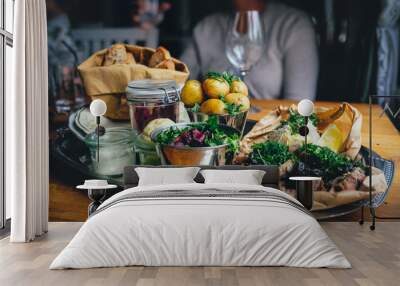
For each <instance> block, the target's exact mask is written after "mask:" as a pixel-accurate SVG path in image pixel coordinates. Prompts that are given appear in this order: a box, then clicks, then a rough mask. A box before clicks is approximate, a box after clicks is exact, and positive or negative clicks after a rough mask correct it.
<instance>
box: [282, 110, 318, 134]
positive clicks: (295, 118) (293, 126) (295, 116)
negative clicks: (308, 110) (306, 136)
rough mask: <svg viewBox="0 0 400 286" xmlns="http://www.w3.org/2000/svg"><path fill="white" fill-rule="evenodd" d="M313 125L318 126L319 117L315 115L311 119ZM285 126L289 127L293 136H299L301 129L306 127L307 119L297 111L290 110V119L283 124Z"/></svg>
mask: <svg viewBox="0 0 400 286" xmlns="http://www.w3.org/2000/svg"><path fill="white" fill-rule="evenodd" d="M309 119H310V121H311V123H312V124H313V125H314V126H317V124H318V117H317V115H316V114H315V113H313V114H312V115H311V116H310V117H309ZM282 124H283V125H286V124H287V125H289V128H290V132H291V134H293V135H294V134H299V129H300V127H302V126H304V125H305V118H304V116H302V115H300V114H299V113H298V112H297V111H295V110H292V109H290V110H289V118H288V120H287V121H284V122H282Z"/></svg>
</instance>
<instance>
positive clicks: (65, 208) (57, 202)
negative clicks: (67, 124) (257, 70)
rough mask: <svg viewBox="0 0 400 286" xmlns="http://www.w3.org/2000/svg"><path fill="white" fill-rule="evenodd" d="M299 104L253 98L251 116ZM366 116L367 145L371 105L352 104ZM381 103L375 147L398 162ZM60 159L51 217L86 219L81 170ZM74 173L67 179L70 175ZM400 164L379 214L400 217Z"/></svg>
mask: <svg viewBox="0 0 400 286" xmlns="http://www.w3.org/2000/svg"><path fill="white" fill-rule="evenodd" d="M291 104H296V102H295V101H290V100H253V101H252V106H253V107H255V108H256V109H259V112H257V113H252V114H250V115H249V119H252V120H259V119H261V118H262V117H264V116H265V115H267V114H268V112H270V111H271V110H272V109H274V108H276V107H278V106H280V105H282V106H288V105H291ZM337 104H339V103H335V102H317V103H316V106H326V107H330V106H335V105H337ZM352 105H353V106H354V107H356V108H357V109H358V110H359V111H360V112H361V114H362V116H363V125H362V131H361V133H362V134H361V135H362V144H363V145H365V146H368V143H369V139H368V138H369V106H368V104H364V103H354V104H352ZM382 111H383V110H382V108H381V107H380V106H379V105H373V106H372V130H373V133H372V139H373V140H372V142H373V150H374V151H375V152H377V153H378V154H379V155H380V156H381V157H383V158H385V159H390V160H393V161H394V162H395V166H396V167H397V166H399V165H400V133H399V131H398V130H397V129H396V128H395V127H394V125H393V124H392V122H391V121H390V119H389V118H388V117H387V115H386V114H385V113H383V112H382ZM59 163H60V162H51V163H50V164H51V166H52V168H51V173H50V190H49V192H50V193H49V196H50V200H49V201H50V203H49V220H50V221H85V220H86V218H87V207H88V204H89V200H88V198H87V196H86V194H85V193H82V192H79V191H77V190H75V185H76V184H77V183H79V180H82V179H83V178H79V174H73V173H74V172H73V171H72V170H67V169H65V168H64V167H63V166H57V164H59ZM69 174H71V176H73V177H74V179H72V180H68V175H69ZM399 189H400V168H395V176H394V180H393V184H392V186H391V190H390V194H389V197H388V198H387V200H386V202H385V204H384V205H382V206H381V207H380V208H379V209H378V210H377V215H378V217H400V191H399ZM359 217H360V212H356V213H353V214H350V215H346V216H344V217H341V218H336V219H334V220H344V221H356V220H358V219H359ZM365 217H366V219H368V218H369V213H368V210H365Z"/></svg>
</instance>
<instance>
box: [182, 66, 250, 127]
mask: <svg viewBox="0 0 400 286" xmlns="http://www.w3.org/2000/svg"><path fill="white" fill-rule="evenodd" d="M181 100H182V102H183V103H184V104H185V107H186V110H187V111H188V114H189V117H190V120H191V121H192V122H205V121H207V120H208V119H209V117H210V116H216V117H217V119H218V123H219V124H222V125H227V126H230V127H233V128H235V129H237V130H239V131H240V132H241V134H243V130H244V126H245V124H246V120H247V114H248V111H249V109H250V99H249V90H248V88H247V86H246V84H245V83H244V82H243V81H242V80H240V78H238V77H236V76H234V75H232V74H230V73H227V72H223V73H217V72H209V73H208V74H207V75H206V77H205V79H204V81H203V82H200V81H198V80H189V81H187V82H186V84H185V86H184V87H183V89H182V92H181Z"/></svg>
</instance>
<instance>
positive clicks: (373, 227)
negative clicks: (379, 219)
mask: <svg viewBox="0 0 400 286" xmlns="http://www.w3.org/2000/svg"><path fill="white" fill-rule="evenodd" d="M372 97H373V96H372V95H370V96H369V119H368V120H369V205H368V208H369V212H370V214H371V216H372V225H371V226H370V227H369V228H370V229H371V230H375V220H376V217H375V209H374V207H373V205H372Z"/></svg>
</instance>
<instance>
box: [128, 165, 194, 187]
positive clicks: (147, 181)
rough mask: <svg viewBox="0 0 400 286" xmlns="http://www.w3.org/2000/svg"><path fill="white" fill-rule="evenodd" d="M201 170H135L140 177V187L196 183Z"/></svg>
mask: <svg viewBox="0 0 400 286" xmlns="http://www.w3.org/2000/svg"><path fill="white" fill-rule="evenodd" d="M199 170H200V168H198V167H183V168H145V167H138V168H135V171H136V173H137V174H138V176H139V184H138V185H139V186H151V185H171V184H188V183H195V181H194V180H193V179H194V178H195V177H196V175H197V173H198V172H199Z"/></svg>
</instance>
